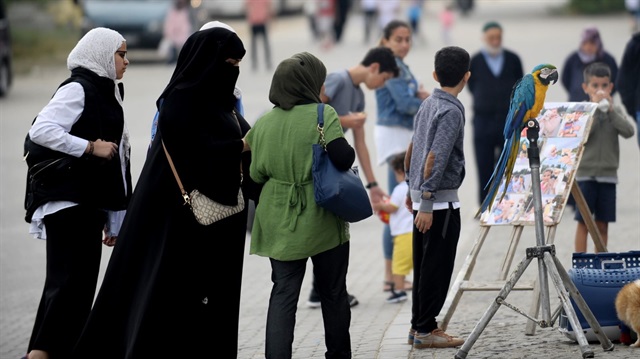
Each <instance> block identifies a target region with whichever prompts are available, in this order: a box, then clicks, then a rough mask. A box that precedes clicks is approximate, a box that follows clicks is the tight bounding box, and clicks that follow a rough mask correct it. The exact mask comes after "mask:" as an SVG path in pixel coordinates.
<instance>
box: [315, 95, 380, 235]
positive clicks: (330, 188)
mask: <svg viewBox="0 0 640 359" xmlns="http://www.w3.org/2000/svg"><path fill="white" fill-rule="evenodd" d="M323 114H324V104H323V103H320V104H318V126H317V129H318V132H320V141H319V143H317V144H313V145H312V146H313V163H312V167H311V173H312V176H313V191H314V198H315V201H316V203H317V204H318V205H319V206H320V207H323V208H324V209H327V210H329V211H331V212H333V213H334V214H335V215H336V216H338V217H339V218H341V219H343V220H345V221H347V222H358V221H361V220H363V219H365V218H368V217H370V216H371V215H373V209H372V208H371V202H370V201H369V195H368V194H367V190H366V189H365V188H364V185H363V184H362V180H361V179H360V176H359V175H358V168H357V167H352V168H350V169H348V170H346V171H340V170H339V169H337V168H336V166H335V165H334V164H333V162H331V159H329V155H328V154H327V151H326V142H325V140H324V131H323V127H324V118H323Z"/></svg>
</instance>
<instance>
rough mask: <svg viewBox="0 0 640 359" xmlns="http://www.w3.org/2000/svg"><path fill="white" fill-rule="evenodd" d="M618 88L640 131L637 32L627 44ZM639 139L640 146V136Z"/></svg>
mask: <svg viewBox="0 0 640 359" xmlns="http://www.w3.org/2000/svg"><path fill="white" fill-rule="evenodd" d="M616 88H617V89H618V91H619V92H620V97H621V98H622V104H624V107H625V108H626V109H627V112H628V113H629V116H631V117H633V118H635V119H636V125H637V126H638V131H640V32H636V33H635V34H634V35H633V36H632V37H631V39H629V42H627V46H626V47H625V49H624V53H623V54H622V62H621V63H620V68H619V69H618V78H617V80H616ZM638 131H636V133H638ZM637 137H638V146H640V134H638V136H637Z"/></svg>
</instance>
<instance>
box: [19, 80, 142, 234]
mask: <svg viewBox="0 0 640 359" xmlns="http://www.w3.org/2000/svg"><path fill="white" fill-rule="evenodd" d="M70 82H77V83H79V84H80V85H82V88H83V89H84V94H85V100H84V109H83V111H82V115H81V116H80V118H79V119H78V121H77V122H76V123H75V124H74V125H73V127H72V128H71V131H69V133H70V134H71V135H74V136H77V137H80V138H84V139H86V140H89V141H95V140H97V139H101V140H104V141H109V142H114V143H117V144H118V146H119V145H120V141H121V139H122V131H123V128H124V114H123V111H122V107H121V106H120V104H119V103H118V100H117V99H116V98H115V96H114V91H115V84H114V82H113V80H111V79H108V78H105V77H100V76H98V75H96V74H95V73H93V72H91V71H89V70H86V69H82V68H77V69H74V70H73V71H71V77H69V78H68V79H67V80H65V81H64V82H62V84H60V86H59V87H58V88H60V87H62V86H64V85H66V84H68V83H70ZM27 152H28V155H27V156H26V161H27V165H28V166H29V174H28V176H27V191H26V197H25V209H26V210H27V215H26V217H25V220H26V221H27V222H31V216H32V215H33V212H34V211H35V210H36V209H37V208H38V207H39V206H41V205H42V204H44V203H46V202H50V201H61V200H62V201H72V202H76V203H79V204H83V205H89V206H92V207H96V208H101V209H107V210H123V209H126V208H127V205H128V203H129V198H130V197H131V191H132V188H131V171H130V164H129V163H127V164H126V175H125V181H126V189H125V185H124V183H125V182H124V181H123V177H122V169H121V162H120V156H119V155H116V156H114V157H113V158H112V159H111V160H106V159H103V158H99V157H96V156H89V155H83V156H82V157H80V158H76V157H72V156H69V155H67V154H64V153H61V152H58V151H53V150H50V149H48V148H45V147H43V146H40V145H37V144H35V143H33V142H32V141H31V140H30V139H29V136H27V139H26V141H25V154H26V153H27ZM55 159H62V161H58V162H56V163H57V164H62V165H60V166H57V167H56V168H55V169H53V168H51V169H52V170H51V171H49V172H48V173H46V174H44V173H45V172H44V171H43V172H40V173H41V174H42V175H41V176H34V173H35V171H34V170H33V169H34V168H38V165H39V164H43V163H45V164H46V163H49V162H51V161H52V160H55Z"/></svg>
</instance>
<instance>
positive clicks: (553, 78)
mask: <svg viewBox="0 0 640 359" xmlns="http://www.w3.org/2000/svg"><path fill="white" fill-rule="evenodd" d="M548 80H549V83H551V81H553V84H554V85H555V83H556V82H558V71H557V70H555V71H553V72H552V73H551V75H549V79H548Z"/></svg>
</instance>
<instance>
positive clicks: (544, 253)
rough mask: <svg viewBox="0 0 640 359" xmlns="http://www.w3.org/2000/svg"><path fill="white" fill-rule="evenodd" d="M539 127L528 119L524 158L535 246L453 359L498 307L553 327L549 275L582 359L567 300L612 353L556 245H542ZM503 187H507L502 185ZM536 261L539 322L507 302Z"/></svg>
mask: <svg viewBox="0 0 640 359" xmlns="http://www.w3.org/2000/svg"><path fill="white" fill-rule="evenodd" d="M539 130H540V126H539V124H538V121H537V120H535V119H530V120H529V121H528V122H527V139H528V140H529V148H528V150H527V155H528V157H529V167H530V168H531V186H532V190H533V206H534V218H535V231H536V232H535V233H536V246H535V247H530V248H527V249H526V257H525V258H524V259H523V260H522V261H521V262H520V263H519V264H518V266H517V267H516V270H515V271H514V272H513V273H512V274H511V277H510V278H509V279H508V280H507V282H506V283H505V284H504V286H503V287H502V289H501V290H500V292H499V293H498V296H497V297H496V299H495V301H494V302H493V303H492V304H491V306H490V307H489V309H487V311H486V312H485V313H484V314H483V315H482V318H481V319H480V321H479V322H478V323H477V324H476V326H475V328H474V329H473V331H472V332H471V334H469V337H468V338H467V340H466V341H465V343H464V344H463V345H462V347H461V348H460V349H458V351H457V352H456V355H455V358H456V359H464V358H466V357H467V354H468V353H469V350H470V349H471V347H472V346H473V344H474V343H475V342H476V340H478V337H479V336H480V334H481V333H482V331H483V330H484V328H485V327H486V326H487V324H489V321H491V318H492V317H493V315H494V314H495V313H496V312H497V311H498V309H499V307H500V305H505V306H506V307H508V308H510V309H512V310H514V311H516V312H517V313H519V314H521V315H523V316H525V317H527V319H529V320H531V321H533V322H535V323H536V324H538V325H539V326H540V327H541V328H546V327H549V326H553V321H552V315H551V309H550V303H549V282H548V277H547V275H549V276H550V277H551V279H552V281H553V284H554V286H555V287H556V290H557V291H558V296H559V298H560V301H561V302H562V307H563V308H564V311H565V313H566V315H567V319H568V320H569V323H570V324H571V327H572V328H573V330H574V331H575V333H576V338H577V341H578V345H579V346H580V351H581V352H582V357H583V358H593V356H594V353H593V351H592V350H591V348H590V347H589V343H588V342H587V339H586V337H585V335H584V332H583V330H582V326H581V325H580V322H579V321H578V318H577V316H576V311H575V309H574V308H573V306H572V305H571V301H570V300H569V298H570V297H571V298H573V300H574V302H575V303H576V305H577V306H578V308H579V309H580V312H581V313H582V314H583V315H584V317H585V319H586V320H587V322H588V323H589V325H590V326H591V328H592V329H593V332H594V333H595V335H596V337H597V338H598V340H599V341H600V344H601V345H602V348H603V349H604V350H605V351H610V350H613V348H614V346H613V344H612V343H611V341H610V340H609V338H607V336H606V335H605V334H604V333H603V332H602V329H601V327H600V324H599V323H598V321H597V320H596V318H595V316H594V315H593V313H592V312H591V309H589V307H588V306H587V304H586V302H585V301H584V299H583V298H582V296H581V295H580V292H579V291H578V288H577V287H576V285H575V284H574V283H573V282H572V281H571V278H570V277H569V274H568V273H567V272H566V271H565V270H564V268H563V267H562V264H561V263H560V261H559V260H558V259H557V258H556V256H555V254H556V252H555V246H554V245H547V244H545V238H544V220H543V217H542V194H541V190H540V148H539V146H538V133H539ZM505 185H506V184H505ZM534 258H537V259H538V283H539V286H540V306H541V309H542V319H541V320H538V319H536V318H533V317H531V316H529V315H527V314H525V313H524V311H522V310H520V309H519V308H517V307H516V306H514V305H512V304H510V303H508V302H507V301H506V298H507V296H508V295H509V293H510V292H511V290H512V289H513V288H514V287H515V285H516V283H517V282H518V280H519V279H520V277H521V276H522V274H523V273H524V272H525V270H526V269H527V267H528V266H529V264H530V263H531V261H532V260H533V259H534Z"/></svg>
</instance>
